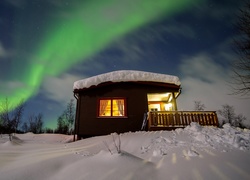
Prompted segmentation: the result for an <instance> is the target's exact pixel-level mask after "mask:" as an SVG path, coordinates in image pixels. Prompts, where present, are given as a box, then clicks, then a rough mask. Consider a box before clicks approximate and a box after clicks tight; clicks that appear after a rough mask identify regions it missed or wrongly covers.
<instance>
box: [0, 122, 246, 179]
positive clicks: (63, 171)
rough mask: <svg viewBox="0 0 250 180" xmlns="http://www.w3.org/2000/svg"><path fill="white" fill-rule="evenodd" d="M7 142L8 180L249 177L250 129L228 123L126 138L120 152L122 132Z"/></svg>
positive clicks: (3, 146)
mask: <svg viewBox="0 0 250 180" xmlns="http://www.w3.org/2000/svg"><path fill="white" fill-rule="evenodd" d="M8 139H9V137H8V136H7V135H2V136H1V135H0V179H3V180H15V179H18V180H28V179H31V180H39V179H43V180H44V179H48V180H50V179H51V180H57V179H58V180H62V179H67V180H69V179H71V180H78V179H79V180H80V179H86V180H98V179H101V180H104V179H107V180H118V179H119V180H123V179H124V180H128V179H136V180H139V179H143V180H145V179H154V180H157V179H170V180H181V179H185V180H186V179H192V180H193V179H200V180H205V179H237V180H238V179H241V180H242V179H248V180H249V179H250V171H249V167H250V130H246V129H245V130H242V129H236V128H232V127H230V126H229V125H224V127H223V128H222V129H219V128H215V127H200V126H199V125H197V124H195V123H193V124H192V125H191V126H189V127H187V128H185V129H184V130H183V129H177V130H176V131H157V132H136V133H125V134H121V135H120V140H121V153H120V154H118V153H117V148H118V149H119V136H118V135H117V134H113V135H108V136H100V137H94V138H89V139H85V140H81V141H77V142H71V140H72V136H66V135H58V134H40V135H35V134H32V133H27V134H17V135H16V136H15V137H14V138H13V141H11V142H10V141H9V140H8ZM114 142H115V143H114ZM115 144H116V145H117V148H116V146H115Z"/></svg>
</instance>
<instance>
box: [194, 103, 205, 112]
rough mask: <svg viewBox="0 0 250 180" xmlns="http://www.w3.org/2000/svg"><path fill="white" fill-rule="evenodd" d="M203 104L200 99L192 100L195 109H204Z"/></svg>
mask: <svg viewBox="0 0 250 180" xmlns="http://www.w3.org/2000/svg"><path fill="white" fill-rule="evenodd" d="M205 108H206V107H205V105H204V104H203V103H202V102H201V101H194V110H195V111H204V110H205Z"/></svg>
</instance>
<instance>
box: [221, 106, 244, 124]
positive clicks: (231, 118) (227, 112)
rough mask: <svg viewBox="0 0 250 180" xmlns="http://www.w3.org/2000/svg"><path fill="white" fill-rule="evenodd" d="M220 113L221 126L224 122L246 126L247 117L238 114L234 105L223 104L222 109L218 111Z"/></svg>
mask: <svg viewBox="0 0 250 180" xmlns="http://www.w3.org/2000/svg"><path fill="white" fill-rule="evenodd" d="M218 114H219V115H220V116H221V126H222V125H223V124H226V123H229V124H230V125H232V126H235V127H241V128H244V127H245V126H244V124H243V123H244V121H245V120H246V117H245V116H243V115H242V114H238V115H237V114H236V113H235V110H234V107H233V106H230V105H228V104H225V105H222V109H220V110H219V111H218Z"/></svg>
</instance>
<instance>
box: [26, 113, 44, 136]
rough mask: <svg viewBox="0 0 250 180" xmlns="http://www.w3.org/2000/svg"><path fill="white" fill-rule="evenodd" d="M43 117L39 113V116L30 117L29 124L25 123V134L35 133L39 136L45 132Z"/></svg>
mask: <svg viewBox="0 0 250 180" xmlns="http://www.w3.org/2000/svg"><path fill="white" fill-rule="evenodd" d="M43 124H44V122H43V115H42V113H39V114H38V115H34V114H33V115H30V116H29V119H28V121H27V122H24V123H23V126H22V129H23V131H24V132H33V133H35V134H39V133H42V132H43Z"/></svg>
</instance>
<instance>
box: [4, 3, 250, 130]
mask: <svg viewBox="0 0 250 180" xmlns="http://www.w3.org/2000/svg"><path fill="white" fill-rule="evenodd" d="M243 5H244V3H243V1H236V0H175V1H173V0H126V1H125V0H72V1H69V0H1V1H0V101H3V100H4V99H5V98H6V97H7V98H8V99H9V101H10V102H11V105H12V106H13V107H14V106H15V104H16V103H18V102H19V101H20V100H21V99H24V100H25V101H26V106H25V112H24V113H25V114H24V117H23V121H25V120H27V119H28V117H29V115H31V114H37V113H40V112H41V113H42V114H43V115H44V121H45V127H52V128H54V127H55V126H56V120H57V117H58V116H59V115H60V114H61V113H62V111H63V110H64V109H65V107H66V105H67V102H69V100H70V99H73V98H74V97H73V92H72V91H73V89H72V87H73V83H74V81H76V80H80V79H83V78H86V77H90V76H94V75H98V74H101V73H106V72H110V71H115V70H142V71H149V72H155V73H163V74H171V75H176V76H178V77H179V78H180V80H181V83H182V94H181V95H180V97H179V98H178V99H177V103H178V108H179V110H193V108H194V101H201V102H202V103H204V104H205V106H206V109H205V110H218V109H220V108H221V106H222V105H224V104H229V105H232V106H234V107H235V110H236V113H242V114H243V115H244V116H246V117H247V119H248V121H250V111H249V104H250V99H246V98H243V97H239V96H234V95H230V94H231V93H232V88H231V87H230V86H231V81H232V79H231V76H232V71H231V66H230V63H231V62H232V61H234V60H236V59H237V58H238V57H237V55H236V54H235V52H234V50H233V48H234V46H233V39H234V38H236V37H237V31H236V28H235V26H234V24H235V23H236V21H237V14H238V13H239V8H241V7H242V6H243Z"/></svg>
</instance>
